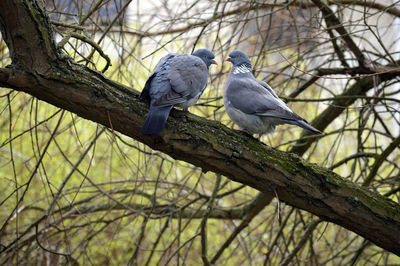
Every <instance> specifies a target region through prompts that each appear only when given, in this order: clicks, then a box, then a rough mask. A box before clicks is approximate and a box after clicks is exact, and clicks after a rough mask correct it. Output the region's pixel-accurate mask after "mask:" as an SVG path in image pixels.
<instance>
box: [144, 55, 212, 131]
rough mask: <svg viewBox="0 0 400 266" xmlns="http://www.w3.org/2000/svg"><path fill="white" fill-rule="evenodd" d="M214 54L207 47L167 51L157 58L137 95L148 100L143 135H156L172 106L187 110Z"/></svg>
mask: <svg viewBox="0 0 400 266" xmlns="http://www.w3.org/2000/svg"><path fill="white" fill-rule="evenodd" d="M214 57H215V56H214V54H213V53H212V52H211V51H210V50H207V49H199V50H197V51H195V52H194V53H193V54H192V55H187V54H168V55H166V56H164V57H163V58H161V59H160V61H159V62H158V63H157V65H156V67H155V68H154V70H153V72H152V73H151V74H150V76H149V77H148V79H147V81H146V84H145V85H144V88H143V91H142V93H141V94H140V97H141V98H142V99H148V100H150V110H149V113H148V114H147V117H146V121H145V122H144V124H143V126H142V134H143V135H156V134H159V133H160V132H161V130H162V129H163V128H164V127H165V123H166V121H167V118H168V115H169V112H170V111H171V109H172V107H173V106H179V107H182V108H183V109H184V110H186V111H187V109H188V107H189V106H192V105H194V104H195V103H196V102H197V100H198V99H199V98H200V96H201V94H202V93H203V91H204V89H205V88H206V85H207V80H208V69H209V67H210V65H211V64H217V62H216V61H215V60H214Z"/></svg>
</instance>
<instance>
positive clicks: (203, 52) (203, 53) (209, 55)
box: [192, 49, 218, 68]
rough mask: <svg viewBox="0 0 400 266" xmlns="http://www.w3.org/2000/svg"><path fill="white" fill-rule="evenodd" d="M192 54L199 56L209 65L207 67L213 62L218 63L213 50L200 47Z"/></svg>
mask: <svg viewBox="0 0 400 266" xmlns="http://www.w3.org/2000/svg"><path fill="white" fill-rule="evenodd" d="M192 55H194V56H197V57H199V58H200V59H201V60H203V62H204V63H205V64H206V65H207V68H209V67H210V65H211V64H215V65H218V63H217V61H215V60H214V58H215V56H214V54H213V52H211V51H210V50H207V49H199V50H197V51H195V52H194V53H193V54H192Z"/></svg>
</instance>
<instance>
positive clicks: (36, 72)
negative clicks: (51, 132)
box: [0, 0, 400, 255]
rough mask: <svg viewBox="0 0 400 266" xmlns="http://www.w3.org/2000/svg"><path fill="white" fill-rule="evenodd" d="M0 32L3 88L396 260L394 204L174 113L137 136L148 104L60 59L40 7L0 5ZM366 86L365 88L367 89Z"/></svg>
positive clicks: (399, 214) (398, 211)
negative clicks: (238, 186)
mask: <svg viewBox="0 0 400 266" xmlns="http://www.w3.org/2000/svg"><path fill="white" fill-rule="evenodd" d="M0 26H1V30H2V33H3V38H4V39H5V40H6V43H7V45H8V47H9V50H10V54H11V58H12V62H13V63H12V65H10V66H9V67H8V68H3V69H0V86H3V87H8V88H13V89H15V90H19V91H24V92H26V93H29V94H30V95H33V96H34V97H37V98H38V99H40V100H43V101H46V102H48V103H50V104H53V105H55V106H58V107H60V108H63V109H65V110H68V111H70V112H73V113H76V114H78V115H79V116H81V117H83V118H86V119H89V120H92V121H94V122H96V123H100V124H102V125H104V126H106V127H110V128H113V130H116V131H119V132H121V133H123V134H125V135H127V136H130V137H132V138H134V139H136V140H139V141H141V142H143V143H145V144H146V145H148V146H149V147H151V148H153V149H156V150H160V151H162V152H164V153H166V154H168V155H170V156H172V157H173V158H175V159H179V160H183V161H186V162H189V163H192V164H194V165H196V166H199V167H201V168H202V169H203V171H213V172H216V173H220V174H223V175H225V176H226V177H228V178H230V179H232V180H234V181H237V182H240V183H243V184H246V185H249V186H251V187H253V188H255V189H257V190H259V191H260V192H263V193H266V194H270V193H271V192H272V191H275V192H276V193H277V195H278V197H279V199H280V200H281V201H284V202H286V203H287V204H290V205H292V206H295V207H297V208H301V209H303V210H306V211H309V212H311V213H313V214H315V215H317V216H319V217H321V218H322V219H324V220H327V221H331V222H334V223H336V224H338V225H341V226H343V227H345V228H347V229H349V230H351V231H353V232H355V233H357V234H359V235H361V236H363V237H365V238H366V239H369V240H370V241H372V242H373V243H375V244H376V245H378V246H380V247H382V248H384V249H386V250H389V251H391V252H393V253H395V254H397V255H400V205H399V204H397V203H395V202H393V201H391V200H389V199H387V198H385V197H383V196H381V195H378V194H376V193H374V192H371V191H369V190H367V189H366V188H362V187H360V186H358V185H355V184H354V183H351V182H348V181H346V180H344V179H343V178H341V177H340V176H338V175H337V174H335V173H334V172H332V171H330V170H328V169H326V168H323V167H320V166H318V165H315V164H311V163H309V162H306V161H305V160H303V159H302V158H300V157H299V156H297V155H295V154H292V153H287V152H282V151H279V150H276V149H273V148H270V147H268V146H267V145H264V144H263V143H260V142H259V141H257V140H256V139H253V138H251V137H248V136H245V135H243V134H241V133H237V132H235V131H233V130H230V129H228V128H227V127H225V126H224V125H222V124H220V123H219V122H215V121H209V120H206V119H203V118H200V117H197V116H195V115H192V114H188V113H184V112H181V111H177V110H173V111H172V112H171V116H170V118H169V119H168V124H167V127H166V128H165V130H163V132H162V134H161V135H160V136H151V137H145V136H142V135H141V134H140V127H141V125H142V123H143V121H144V116H145V114H146V113H147V110H148V104H147V103H145V102H142V101H140V100H139V98H138V95H139V94H138V92H137V91H135V90H132V89H130V88H127V87H124V86H122V85H120V84H117V83H115V82H113V81H111V80H109V79H107V78H105V77H104V76H103V75H102V74H100V73H98V72H96V71H93V70H91V69H89V68H87V67H85V66H82V65H79V64H76V63H75V62H73V61H72V60H71V59H70V58H69V57H67V56H65V55H62V54H61V53H60V52H59V51H58V49H57V46H56V45H55V43H54V38H53V33H52V30H51V26H50V24H49V21H48V18H47V15H46V13H45V12H44V11H43V10H42V9H41V7H40V6H39V5H38V2H37V1H28V0H3V1H0ZM364 82H366V84H364V85H363V84H361V83H360V84H361V85H362V86H363V87H364V86H369V85H370V84H369V83H370V81H367V80H366V81H364ZM361 85H360V86H361ZM361 91H362V90H361ZM300 153H301V152H300Z"/></svg>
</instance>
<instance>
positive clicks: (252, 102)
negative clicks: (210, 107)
mask: <svg viewBox="0 0 400 266" xmlns="http://www.w3.org/2000/svg"><path fill="white" fill-rule="evenodd" d="M225 61H229V62H231V63H232V64H233V67H232V69H231V72H230V73H229V77H228V80H227V82H226V84H225V87H224V95H223V98H224V105H225V110H226V112H227V113H228V115H229V117H230V118H231V120H232V121H233V122H235V123H236V124H237V125H238V126H239V128H240V129H241V130H244V131H246V132H248V133H251V134H260V135H262V134H269V133H272V132H274V131H275V127H276V126H277V125H281V124H292V125H296V126H299V127H302V128H304V129H306V130H308V131H311V132H313V133H318V134H319V133H321V131H319V130H318V129H316V128H314V127H312V126H311V125H309V124H308V123H307V121H306V120H304V119H303V118H301V117H300V116H299V115H297V114H295V113H294V112H293V111H292V110H290V108H289V107H288V106H287V105H286V104H285V103H284V102H283V101H282V100H281V99H279V97H278V96H277V95H276V93H275V92H274V91H273V90H272V88H271V87H270V86H269V85H268V84H267V83H265V82H263V81H261V80H258V79H256V78H255V77H254V76H253V74H252V72H251V62H250V59H249V57H248V56H247V55H246V54H245V53H244V52H242V51H240V50H234V51H232V52H231V53H230V54H229V57H228V58H227V59H226V60H225Z"/></svg>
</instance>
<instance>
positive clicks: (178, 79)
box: [155, 55, 208, 106]
mask: <svg viewBox="0 0 400 266" xmlns="http://www.w3.org/2000/svg"><path fill="white" fill-rule="evenodd" d="M168 78H169V81H170V84H171V90H170V91H169V92H168V93H167V94H165V95H163V96H161V97H160V98H158V99H157V101H156V102H155V105H157V106H167V105H176V104H179V103H184V102H186V101H188V100H189V99H191V98H194V97H197V96H198V95H199V94H201V93H202V92H203V90H204V89H205V87H206V85H207V79H208V69H207V66H206V64H205V63H204V62H203V61H202V60H201V59H200V58H198V57H196V56H192V55H180V56H176V57H175V58H173V59H172V60H171V63H170V70H169V72H168Z"/></svg>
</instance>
